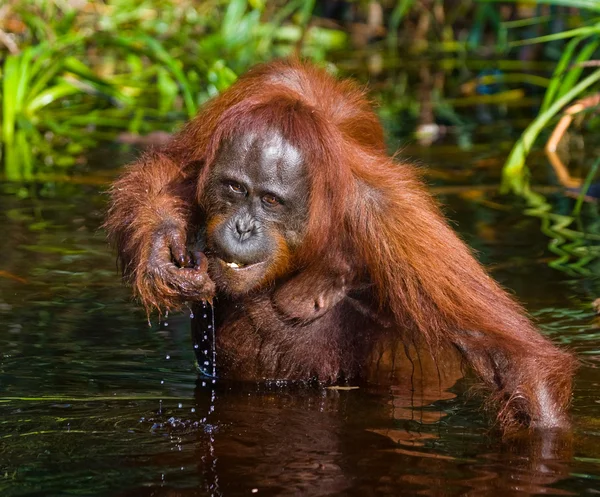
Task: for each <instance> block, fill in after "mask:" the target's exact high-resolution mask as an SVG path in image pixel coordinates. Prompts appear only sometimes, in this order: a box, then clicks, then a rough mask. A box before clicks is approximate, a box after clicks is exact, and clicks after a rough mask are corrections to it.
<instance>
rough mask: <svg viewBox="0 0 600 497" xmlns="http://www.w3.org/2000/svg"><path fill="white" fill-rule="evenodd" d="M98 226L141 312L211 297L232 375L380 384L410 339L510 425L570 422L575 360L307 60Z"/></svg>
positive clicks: (217, 121) (246, 96)
mask: <svg viewBox="0 0 600 497" xmlns="http://www.w3.org/2000/svg"><path fill="white" fill-rule="evenodd" d="M106 226H107V228H108V231H109V233H110V235H111V236H112V238H113V240H114V241H115V242H116V244H117V247H118V250H119V256H120V258H121V261H122V262H123V266H124V272H125V274H126V276H127V277H128V278H129V280H130V281H131V282H132V283H133V285H134V288H135V290H136V292H137V294H138V296H139V297H140V298H141V299H142V301H143V302H144V304H145V305H146V306H147V307H157V308H172V307H177V306H179V305H181V304H182V303H183V302H184V301H190V300H191V301H199V300H202V299H213V298H214V301H215V303H216V306H217V309H216V312H217V316H219V317H220V319H219V320H220V321H221V325H220V327H219V329H218V333H217V346H218V350H219V368H220V371H221V372H222V373H223V374H224V375H226V376H229V377H232V378H238V379H252V380H262V379H313V378H316V379H318V380H321V381H327V382H333V381H337V380H339V379H341V378H356V377H363V378H367V379H373V378H374V376H373V374H375V376H377V378H380V377H381V374H382V371H383V370H382V369H379V371H378V367H377V365H378V364H383V363H382V361H381V358H382V357H384V356H386V355H389V353H388V352H389V350H392V349H398V348H401V347H403V346H406V347H409V346H411V345H417V346H419V347H425V348H426V349H427V350H429V351H431V352H432V353H433V354H434V355H435V356H437V355H439V354H441V355H443V354H444V353H445V351H448V352H453V351H454V352H458V353H459V354H460V355H461V356H462V358H463V360H464V361H465V362H466V363H467V364H469V365H470V366H471V367H472V368H473V370H474V371H475V373H476V374H477V375H478V376H479V377H480V378H481V380H482V381H483V383H484V384H485V385H486V386H487V387H488V388H489V389H490V390H491V391H492V396H491V399H492V400H494V401H496V402H497V404H498V405H499V420H500V422H501V424H502V426H503V427H504V429H507V430H508V429H512V428H515V427H520V426H528V427H541V428H556V427H565V426H567V425H568V416H567V406H568V404H569V401H570V395H571V377H572V374H573V370H574V364H575V363H574V360H573V358H572V357H571V356H570V355H569V354H567V353H565V352H563V351H561V350H559V349H558V348H556V347H555V346H554V345H552V344H551V343H550V342H549V341H548V340H547V339H546V338H544V337H542V336H541V335H540V333H539V332H538V331H537V330H536V329H535V328H534V326H533V325H532V324H531V323H530V321H529V320H528V318H527V317H526V316H525V314H524V312H523V310H522V309H521V308H520V306H519V305H518V304H517V303H515V302H514V300H513V299H512V298H511V297H510V296H509V295H508V294H507V293H506V292H505V291H504V290H503V289H501V288H500V287H499V286H498V285H497V283H495V282H494V281H493V280H492V279H491V278H490V277H489V276H488V275H487V274H486V272H485V271H484V270H483V268H482V267H481V266H480V265H479V263H478V262H477V261H476V260H475V259H474V258H473V256H472V254H471V252H470V250H469V249H468V248H467V247H466V246H465V244H464V243H463V242H462V241H461V240H460V239H459V238H458V237H457V236H456V234H455V233H454V232H453V231H452V230H451V229H450V228H449V227H448V225H447V222H446V221H445V219H444V218H443V217H442V215H441V213H440V211H439V209H438V207H437V205H436V204H435V202H434V201H433V200H432V198H431V196H430V195H429V194H428V193H427V192H426V191H425V188H424V186H423V184H422V182H421V181H420V179H419V178H418V176H417V174H416V171H415V169H414V168H413V167H412V166H411V165H409V164H404V163H398V162H395V161H394V160H392V159H391V158H390V157H388V156H387V154H386V151H385V144H384V140H383V132H382V129H381V126H380V124H379V122H378V120H377V118H376V116H375V114H374V113H373V111H372V110H371V109H370V107H369V104H368V102H367V100H366V99H365V98H364V95H363V93H362V92H361V91H360V90H359V89H357V88H356V87H355V86H354V85H353V84H352V83H349V82H337V81H335V80H334V79H333V78H332V77H330V76H329V75H327V74H326V73H325V72H324V71H321V70H319V69H317V68H315V67H312V66H308V65H303V64H300V63H298V62H282V61H279V62H274V63H271V64H268V65H264V66H258V67H257V68H255V69H253V70H252V71H250V72H249V73H248V74H247V75H245V76H244V77H242V78H241V79H240V80H239V81H238V82H237V83H236V84H235V85H234V86H233V87H232V88H231V89H229V90H228V91H226V92H225V93H223V94H222V95H221V96H219V97H217V98H216V99H215V100H213V101H212V102H210V103H209V104H208V105H207V106H206V108H205V109H203V111H202V112H201V113H200V114H199V115H198V117H197V118H195V119H194V120H193V121H191V122H190V123H189V124H188V125H187V126H186V127H185V128H184V129H183V130H182V131H180V132H179V133H178V134H177V135H176V137H175V138H174V139H173V140H172V142H171V143H169V144H168V145H167V146H165V147H164V148H162V149H160V150H157V151H154V152H152V153H149V154H146V155H145V156H144V157H142V158H141V159H140V160H139V161H138V162H137V163H135V164H133V165H132V166H131V167H130V169H129V170H128V171H127V172H126V173H125V175H124V176H123V177H122V178H121V179H120V180H118V181H117V182H116V184H115V185H114V187H113V189H112V204H111V209H110V212H109V216H108V220H107V223H106ZM386 351H388V352H386ZM392 355H394V354H392ZM384 362H385V361H384ZM392 362H393V361H392ZM384 369H385V368H384ZM373 371H375V373H373ZM386 371H387V369H386ZM383 374H384V376H385V375H388V376H393V375H394V373H393V368H391V369H390V370H389V371H387V372H384V373H383Z"/></svg>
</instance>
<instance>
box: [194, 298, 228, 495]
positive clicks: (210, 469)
mask: <svg viewBox="0 0 600 497" xmlns="http://www.w3.org/2000/svg"><path fill="white" fill-rule="evenodd" d="M195 311H196V312H194V310H190V319H192V320H193V322H192V343H193V346H194V353H195V355H196V363H197V367H198V371H199V372H200V374H201V375H202V376H203V377H204V378H202V380H201V381H200V382H199V384H200V385H201V387H202V388H206V387H209V388H210V403H209V407H208V412H207V413H206V417H204V418H202V422H203V423H204V431H205V433H206V434H207V435H208V452H207V453H206V455H205V456H203V457H202V461H203V462H204V463H205V468H206V470H205V471H206V475H205V476H206V489H207V490H208V492H209V495H211V496H220V495H222V494H221V491H220V489H219V476H218V472H217V460H218V457H217V455H216V453H215V433H216V429H215V425H214V424H213V423H211V422H210V419H211V417H212V414H213V413H214V412H215V402H216V398H217V394H216V389H215V387H216V381H217V343H216V330H215V312H214V308H213V306H212V305H210V304H208V302H202V306H201V308H200V309H198V308H196V309H195ZM208 379H210V384H209V383H208ZM209 385H210V386H209Z"/></svg>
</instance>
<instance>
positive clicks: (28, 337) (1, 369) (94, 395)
mask: <svg viewBox="0 0 600 497" xmlns="http://www.w3.org/2000/svg"><path fill="white" fill-rule="evenodd" d="M127 154H128V153H125V154H123V153H120V151H119V150H118V149H116V148H111V149H108V150H103V151H101V152H99V153H98V155H97V156H96V157H95V158H93V159H92V160H91V161H90V163H89V164H90V165H89V166H87V168H86V169H85V170H83V171H78V175H77V178H79V180H78V181H73V182H70V183H66V182H56V183H43V184H42V183H33V184H26V185H16V184H14V183H13V184H9V183H3V184H1V185H0V226H2V229H1V237H0V254H1V259H0V495H2V496H52V495H99V496H104V495H107V496H108V495H111V496H203V495H253V494H256V495H386V494H389V495H412V494H419V495H421V494H422V495H463V494H467V495H485V494H489V495H496V494H498V493H500V492H505V493H506V495H531V494H539V493H548V494H554V495H580V494H583V495H585V494H592V495H593V494H598V493H599V489H600V405H599V403H600V397H599V396H598V393H597V392H598V384H599V383H600V373H599V369H598V366H599V365H600V333H599V332H598V327H597V326H598V322H597V321H594V317H593V314H592V312H591V311H590V308H589V305H588V304H589V302H591V301H592V300H593V299H594V298H596V297H598V296H600V295H598V293H597V292H599V291H600V284H599V282H598V278H597V277H596V276H594V275H593V272H592V275H591V276H588V277H573V276H569V275H568V274H566V273H564V272H561V271H557V270H555V269H552V268H550V267H549V266H548V262H549V261H550V260H552V258H554V257H555V256H553V255H552V254H551V253H550V252H549V251H548V249H547V246H548V241H549V240H548V238H547V237H546V236H545V235H544V234H543V233H542V232H541V231H540V229H539V227H540V220H539V218H537V217H534V216H528V215H525V214H524V213H523V210H522V208H521V207H522V206H519V205H517V204H514V203H511V202H509V201H508V199H506V198H502V197H499V196H497V194H496V193H495V188H494V186H495V185H496V184H497V181H498V170H499V169H498V167H499V165H500V164H501V160H502V158H503V157H504V156H505V152H504V151H501V150H499V149H498V148H494V147H482V148H479V149H478V148H475V149H474V150H473V151H471V152H469V153H461V152H458V151H457V150H455V149H453V148H448V147H445V148H444V147H439V148H436V147H432V148H428V149H419V148H418V147H416V146H410V147H407V148H406V149H405V151H404V154H405V155H406V156H410V157H412V160H415V161H422V162H424V163H428V164H430V165H431V166H432V169H431V171H430V172H429V174H428V176H427V178H428V181H429V182H430V183H431V184H432V186H434V187H436V186H440V185H442V184H443V185H445V187H444V188H439V189H438V190H436V191H437V193H438V198H439V199H440V201H442V202H443V203H444V204H445V205H446V208H445V210H446V213H447V214H448V215H449V217H450V218H451V219H452V220H453V221H454V223H455V226H456V228H457V230H458V231H459V232H460V233H461V235H462V236H463V238H464V239H465V240H466V241H467V242H468V243H470V244H471V245H472V246H473V247H474V248H475V249H476V250H477V251H478V252H479V257H480V259H481V260H482V262H484V263H485V264H486V265H489V266H490V267H491V269H492V271H493V274H494V276H495V277H496V278H497V279H498V280H499V281H500V282H501V283H502V284H503V285H505V286H506V287H508V288H510V289H511V290H512V291H513V292H514V293H515V294H516V295H517V296H518V298H519V299H520V300H521V301H523V302H524V304H525V305H526V307H527V308H528V309H529V310H530V311H531V313H532V314H533V315H534V316H535V318H536V319H537V320H538V322H539V324H540V327H541V329H542V330H543V332H544V333H545V334H547V335H549V336H551V337H552V338H553V339H554V340H556V341H557V342H559V343H562V344H564V345H565V346H568V347H569V348H570V349H571V350H573V351H574V352H576V353H577V354H578V356H579V357H580V359H581V368H580V370H579V372H578V375H577V379H576V388H575V397H574V405H573V419H574V429H573V432H572V433H569V434H562V435H552V434H538V435H533V436H521V437H516V438H512V439H507V440H501V438H500V437H499V436H498V434H497V432H496V431H495V430H494V429H493V426H492V422H491V421H490V418H489V417H488V416H487V415H486V414H485V412H483V411H482V409H481V403H480V402H479V401H478V400H477V399H476V398H474V397H473V396H472V395H471V394H470V393H469V386H470V384H471V383H470V381H469V380H468V379H466V380H464V379H463V380H458V381H457V382H456V383H455V382H454V380H456V379H457V378H458V376H457V377H456V378H454V377H453V376H452V374H449V375H448V376H450V377H451V379H452V381H444V382H440V381H438V379H437V376H433V375H432V381H431V382H428V383H427V384H415V385H402V386H399V387H397V388H394V389H391V390H389V391H377V390H372V391H369V390H366V389H358V390H351V391H335V390H323V389H319V388H304V389H303V388H294V387H289V386H279V385H245V386H241V385H221V384H217V386H216V387H215V388H214V389H213V387H212V386H211V385H210V384H207V385H206V384H205V385H204V386H203V384H202V379H199V378H198V377H197V374H196V372H195V370H194V364H193V361H194V359H193V352H192V349H191V346H190V343H191V342H190V338H189V315H188V314H186V313H182V314H179V315H177V316H170V317H169V318H168V319H167V320H166V321H164V322H162V323H160V324H159V323H158V322H157V319H156V317H154V318H153V319H152V326H151V327H149V326H148V323H147V319H146V316H145V314H144V313H143V312H142V311H141V309H140V308H139V307H138V306H137V305H136V304H135V303H134V302H132V300H131V298H130V291H129V290H128V289H127V288H125V287H123V285H122V283H121V282H120V279H119V277H118V274H117V271H116V261H115V256H114V254H113V253H112V251H111V250H110V248H109V247H108V246H107V244H106V241H105V238H104V234H103V233H102V231H101V230H100V229H99V226H100V224H101V221H102V216H103V210H104V208H105V200H106V199H105V196H104V195H103V194H101V193H100V192H101V191H102V189H103V188H105V184H106V182H107V181H108V179H109V178H110V177H112V176H114V171H115V169H116V168H117V167H118V166H119V164H120V163H123V162H124V161H126V160H127V157H128V155H127ZM107 164H109V166H107ZM540 164H541V166H542V168H544V167H547V164H545V163H544V162H543V160H540ZM469 184H483V185H488V186H491V187H490V188H488V187H483V188H468V187H467V188H458V187H462V186H464V185H469ZM549 200H550V202H551V203H552V205H553V206H554V207H555V208H560V206H561V205H564V206H565V208H570V206H572V202H573V201H572V200H570V199H567V198H566V197H563V196H562V195H561V194H560V193H556V194H554V195H551V196H550V197H549Z"/></svg>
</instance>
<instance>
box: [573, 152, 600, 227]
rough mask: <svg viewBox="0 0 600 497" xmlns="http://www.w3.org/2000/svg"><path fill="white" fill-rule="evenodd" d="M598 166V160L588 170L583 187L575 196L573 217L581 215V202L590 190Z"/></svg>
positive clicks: (599, 164) (599, 160)
mask: <svg viewBox="0 0 600 497" xmlns="http://www.w3.org/2000/svg"><path fill="white" fill-rule="evenodd" d="M598 166H600V158H599V159H596V162H594V164H593V165H592V167H591V168H590V172H589V173H588V174H587V176H586V177H585V181H584V183H583V186H582V187H581V191H580V192H579V195H578V196H577V202H576V203H575V207H573V216H579V214H580V213H581V206H582V205H583V200H584V198H585V196H586V194H587V192H588V190H589V189H590V185H591V184H592V180H593V179H594V177H595V176H596V172H597V171H598Z"/></svg>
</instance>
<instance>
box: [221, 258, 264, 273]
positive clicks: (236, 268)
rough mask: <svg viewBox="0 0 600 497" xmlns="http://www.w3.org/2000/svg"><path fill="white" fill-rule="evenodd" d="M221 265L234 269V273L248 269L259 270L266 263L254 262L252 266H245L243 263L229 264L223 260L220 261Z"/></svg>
mask: <svg viewBox="0 0 600 497" xmlns="http://www.w3.org/2000/svg"><path fill="white" fill-rule="evenodd" d="M219 262H220V263H221V265H223V266H226V267H228V268H229V269H233V270H234V271H244V270H246V269H254V268H258V267H260V266H262V265H264V264H265V261H262V262H254V263H252V264H243V263H241V262H227V261H224V260H223V259H219Z"/></svg>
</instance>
